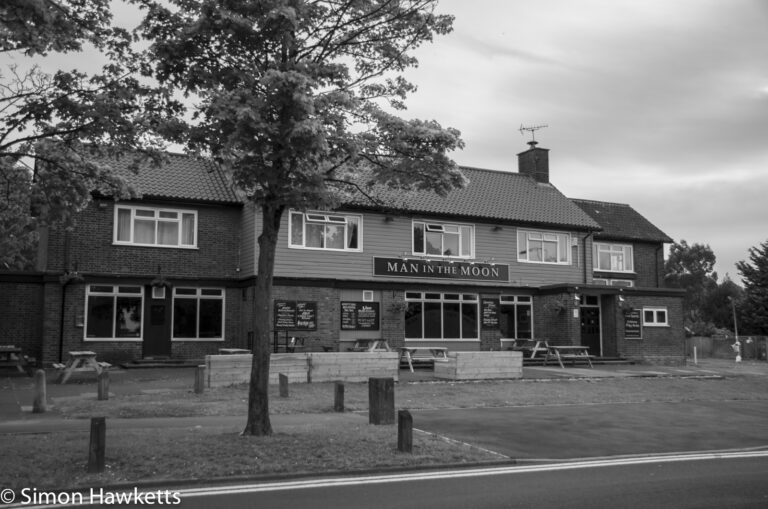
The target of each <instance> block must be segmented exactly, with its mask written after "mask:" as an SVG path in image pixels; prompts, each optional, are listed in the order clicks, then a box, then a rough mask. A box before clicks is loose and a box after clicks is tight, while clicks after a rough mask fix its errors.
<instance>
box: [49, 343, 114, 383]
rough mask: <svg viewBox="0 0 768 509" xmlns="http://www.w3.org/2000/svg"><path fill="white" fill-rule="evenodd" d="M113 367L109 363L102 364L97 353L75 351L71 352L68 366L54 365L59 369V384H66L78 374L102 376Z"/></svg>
mask: <svg viewBox="0 0 768 509" xmlns="http://www.w3.org/2000/svg"><path fill="white" fill-rule="evenodd" d="M111 366H112V365H111V364H110V363H108V362H100V361H97V360H96V352H91V351H73V352H69V359H68V360H67V363H66V364H61V363H54V364H53V367H54V368H56V369H58V370H59V371H60V372H61V373H60V374H59V383H60V384H65V383H67V380H69V378H70V377H71V376H72V375H73V374H74V373H78V372H94V373H96V376H98V375H100V374H101V372H102V371H104V370H105V369H108V368H110V367H111Z"/></svg>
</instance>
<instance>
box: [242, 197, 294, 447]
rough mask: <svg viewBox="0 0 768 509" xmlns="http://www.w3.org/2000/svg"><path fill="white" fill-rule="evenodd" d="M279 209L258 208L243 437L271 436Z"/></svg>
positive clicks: (280, 208) (272, 206) (280, 209)
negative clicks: (271, 311) (272, 308)
mask: <svg viewBox="0 0 768 509" xmlns="http://www.w3.org/2000/svg"><path fill="white" fill-rule="evenodd" d="M283 210H284V207H283V206H278V205H276V204H270V203H268V204H265V205H262V207H261V214H262V232H261V235H259V262H258V273H257V274H256V288H255V293H254V299H253V301H254V309H253V332H254V343H253V363H252V364H251V381H250V388H249V390H248V422H247V423H246V425H245V429H244V430H243V435H258V436H262V435H271V434H272V424H271V423H270V421H269V358H270V344H271V340H270V339H271V338H270V324H271V321H270V319H269V309H270V305H271V303H272V277H273V275H274V270H275V248H276V247H277V234H278V232H279V230H280V219H281V218H282V215H283Z"/></svg>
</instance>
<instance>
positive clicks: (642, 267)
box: [633, 243, 664, 288]
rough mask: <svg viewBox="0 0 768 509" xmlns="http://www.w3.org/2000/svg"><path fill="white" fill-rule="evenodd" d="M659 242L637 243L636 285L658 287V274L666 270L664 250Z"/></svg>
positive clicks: (635, 254) (635, 255)
mask: <svg viewBox="0 0 768 509" xmlns="http://www.w3.org/2000/svg"><path fill="white" fill-rule="evenodd" d="M661 247H662V246H661V245H658V244H642V243H635V244H634V245H633V249H634V257H635V260H634V261H635V272H637V279H636V280H635V286H636V287H639V288H657V287H658V286H659V281H660V278H659V277H658V274H659V273H660V272H661V271H663V270H664V250H663V249H661Z"/></svg>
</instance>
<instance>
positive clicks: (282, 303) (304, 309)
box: [275, 300, 317, 330]
mask: <svg viewBox="0 0 768 509" xmlns="http://www.w3.org/2000/svg"><path fill="white" fill-rule="evenodd" d="M275 329H276V330H287V329H304V330H316V329H317V303H316V302H302V301H295V300H276V301H275Z"/></svg>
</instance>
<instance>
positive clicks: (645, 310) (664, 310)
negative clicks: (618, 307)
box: [643, 306, 669, 327]
mask: <svg viewBox="0 0 768 509" xmlns="http://www.w3.org/2000/svg"><path fill="white" fill-rule="evenodd" d="M648 312H652V313H653V320H652V321H648V320H647V319H646V318H647V317H646V313H648ZM659 313H664V321H663V322H662V321H659V320H658V317H659ZM643 326H644V327H669V310H668V309H667V308H666V307H665V306H643Z"/></svg>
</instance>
